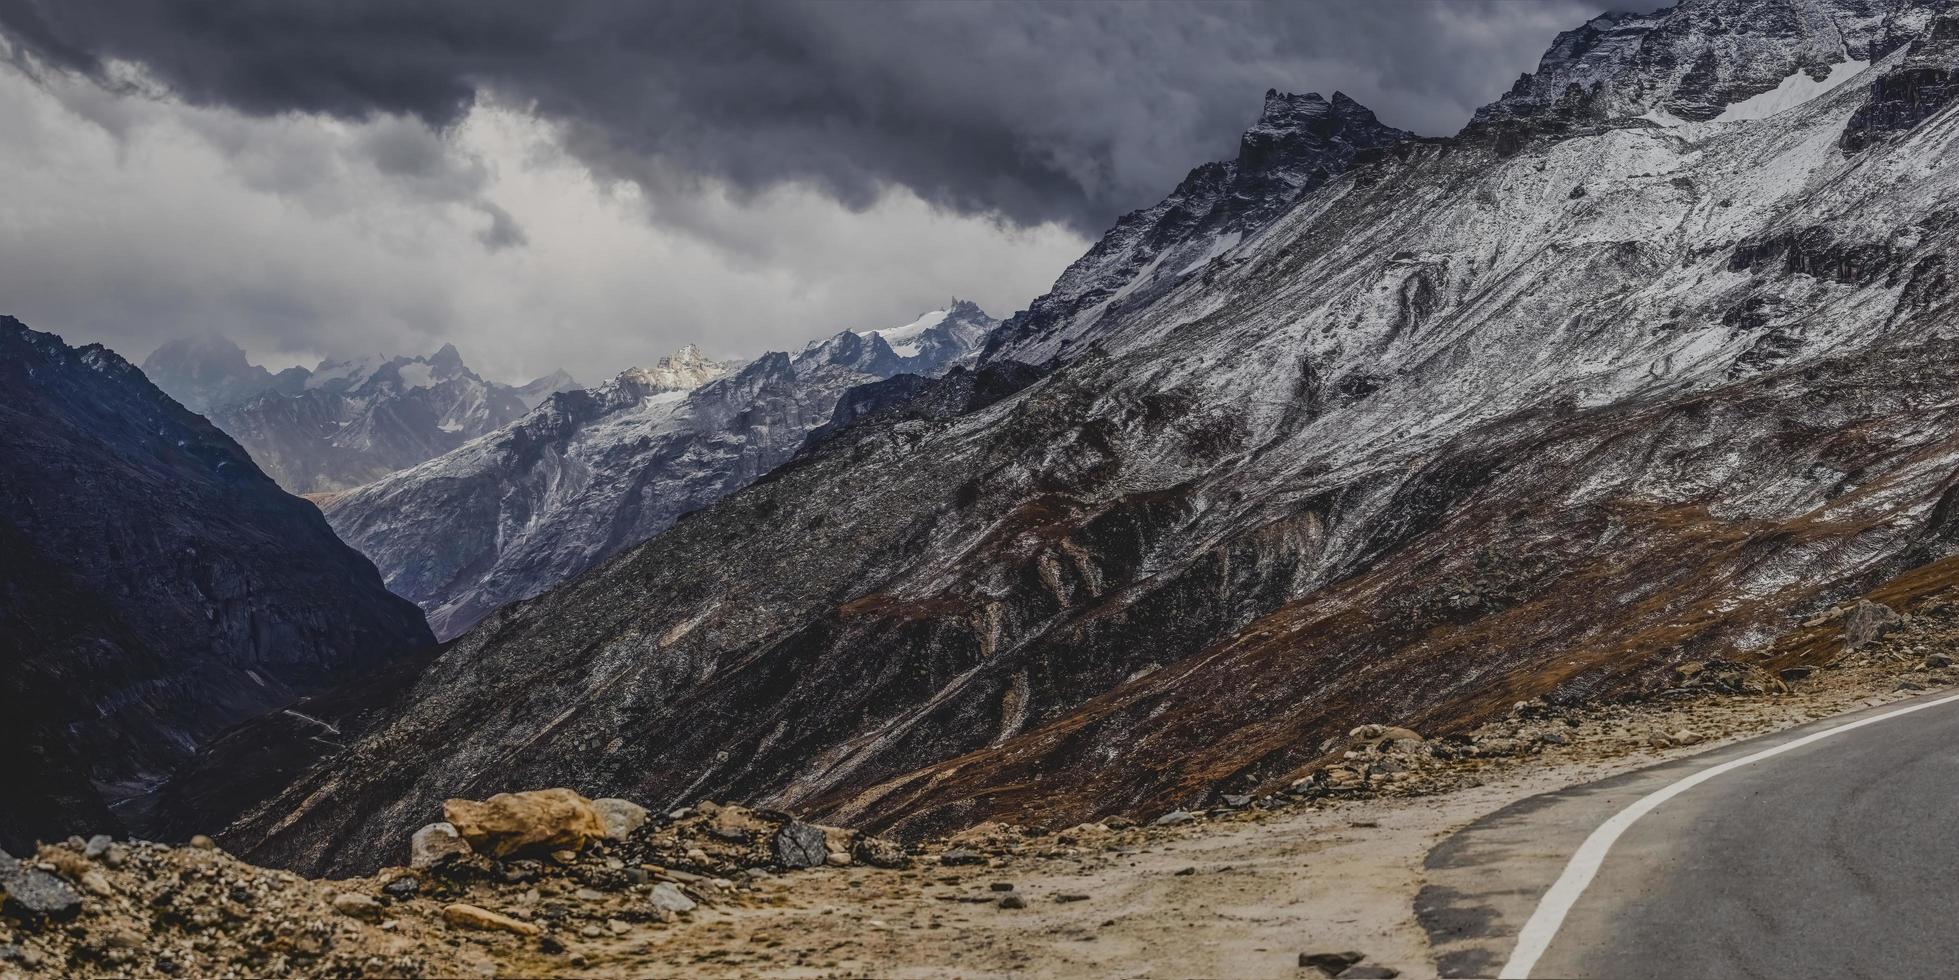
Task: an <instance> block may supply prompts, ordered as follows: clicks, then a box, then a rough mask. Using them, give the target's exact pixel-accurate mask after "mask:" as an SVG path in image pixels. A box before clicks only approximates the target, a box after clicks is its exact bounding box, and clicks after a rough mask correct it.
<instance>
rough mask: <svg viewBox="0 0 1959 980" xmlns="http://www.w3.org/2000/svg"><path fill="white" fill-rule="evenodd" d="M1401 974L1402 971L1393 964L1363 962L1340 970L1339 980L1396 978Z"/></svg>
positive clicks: (1389, 979) (1386, 979) (1392, 979)
mask: <svg viewBox="0 0 1959 980" xmlns="http://www.w3.org/2000/svg"><path fill="white" fill-rule="evenodd" d="M1400 975H1401V971H1400V970H1397V969H1395V968H1394V967H1391V966H1380V965H1377V964H1362V965H1360V966H1350V967H1348V968H1346V969H1345V970H1342V971H1340V973H1339V974H1338V975H1337V980H1394V978H1395V977H1398V976H1400Z"/></svg>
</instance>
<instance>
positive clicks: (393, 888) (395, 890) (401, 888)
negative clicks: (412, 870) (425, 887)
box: [381, 875, 422, 898]
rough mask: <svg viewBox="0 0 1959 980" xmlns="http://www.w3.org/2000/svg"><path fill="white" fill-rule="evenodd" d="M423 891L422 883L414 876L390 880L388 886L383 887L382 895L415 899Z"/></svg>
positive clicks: (403, 876)
mask: <svg viewBox="0 0 1959 980" xmlns="http://www.w3.org/2000/svg"><path fill="white" fill-rule="evenodd" d="M421 890H422V882H421V880H420V879H418V878H416V877H415V876H414V875H402V876H401V877H399V878H390V879H388V883H387V884H385V885H382V886H381V891H382V893H383V894H386V895H388V896H390V897H393V898H414V897H415V893H416V892H419V891H421Z"/></svg>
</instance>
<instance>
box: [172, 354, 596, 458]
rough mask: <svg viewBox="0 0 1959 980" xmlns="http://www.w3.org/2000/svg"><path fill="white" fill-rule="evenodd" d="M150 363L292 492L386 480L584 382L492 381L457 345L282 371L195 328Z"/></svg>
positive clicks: (559, 374)
mask: <svg viewBox="0 0 1959 980" xmlns="http://www.w3.org/2000/svg"><path fill="white" fill-rule="evenodd" d="M143 372H144V374H145V375H147V376H149V377H150V378H151V379H152V380H153V381H154V383H155V384H156V385H157V386H158V387H159V388H162V389H163V390H164V391H165V392H167V393H169V394H170V395H171V396H172V397H174V398H176V399H177V400H178V401H179V402H180V403H182V404H183V405H184V406H185V407H187V408H190V409H191V410H192V411H194V412H198V413H200V414H202V415H204V416H205V417H207V418H209V419H210V420H211V421H212V422H213V423H214V424H216V425H217V426H218V428H220V429H223V430H224V431H225V432H226V433H227V434H229V435H230V436H231V437H232V438H234V439H236V440H238V442H239V443H240V444H241V445H243V446H244V447H245V449H246V450H247V451H248V452H250V453H251V454H252V458H253V460H255V461H256V462H257V463H258V465H259V466H260V467H261V468H263V469H264V470H265V471H266V472H267V473H269V474H271V476H272V478H273V479H275V480H277V481H278V482H279V485H280V486H283V487H285V488H286V489H288V490H291V491H292V492H294V493H316V492H323V491H332V490H343V489H346V488H348V487H352V486H358V485H360V484H363V483H367V482H369V481H372V480H375V479H379V478H380V477H383V476H386V475H387V474H389V473H392V472H394V471H396V470H399V469H403V468H405V467H409V466H413V465H415V464H416V463H420V462H422V461H424V460H428V459H432V458H434V457H436V456H439V455H441V454H443V453H445V452H448V451H450V450H452V449H455V448H456V447H458V446H461V445H462V444H463V443H465V442H468V441H469V440H471V439H474V438H476V437H477V436H480V435H484V434H486V433H488V432H491V431H493V430H495V429H497V428H500V427H502V426H504V425H506V424H508V423H510V422H512V421H514V420H516V419H518V418H520V417H522V416H523V415H524V413H526V412H528V411H530V410H531V409H533V408H535V407H537V406H538V405H539V404H541V403H542V402H543V401H544V400H545V399H546V398H548V397H550V396H551V395H552V394H555V393H556V392H559V391H568V390H574V389H576V388H577V387H578V384H577V382H576V381H574V380H573V379H572V378H571V376H570V375H568V374H566V373H565V372H563V371H556V372H553V373H552V374H549V375H546V376H545V377H542V378H539V379H537V380H535V381H532V382H530V383H529V384H526V385H522V386H512V385H505V384H499V383H497V382H493V381H485V380H484V379H483V378H482V377H480V376H478V375H477V374H476V373H475V372H474V371H471V370H470V369H469V367H468V366H467V365H465V364H464V363H463V360H462V355H461V354H460V353H458V352H457V350H456V348H455V346H454V345H452V344H445V345H443V347H442V348H441V349H440V350H438V351H436V352H435V353H434V354H432V355H429V356H426V357H368V358H359V359H354V360H345V361H332V360H329V361H322V362H321V363H320V364H319V366H317V367H315V368H313V369H312V370H307V369H305V368H298V367H295V368H288V369H286V370H284V371H281V372H279V373H278V374H276V375H275V374H272V373H271V372H269V371H267V370H266V369H264V368H263V367H259V366H258V365H254V364H251V363H250V362H249V361H248V360H247V358H246V355H245V352H244V351H243V350H241V349H240V348H239V347H238V346H237V345H236V344H234V343H232V342H230V341H228V340H224V339H222V338H216V337H196V338H189V339H183V340H176V341H171V342H170V343H166V344H164V345H163V346H161V347H159V348H157V350H156V351H155V352H153V353H152V354H151V355H150V356H149V357H148V358H145V359H144V361H143Z"/></svg>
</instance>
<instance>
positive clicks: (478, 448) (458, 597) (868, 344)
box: [325, 303, 995, 638]
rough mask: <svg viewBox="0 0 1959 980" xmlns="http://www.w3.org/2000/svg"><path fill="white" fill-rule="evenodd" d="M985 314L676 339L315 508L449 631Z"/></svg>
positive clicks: (941, 353)
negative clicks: (775, 349) (719, 346)
mask: <svg viewBox="0 0 1959 980" xmlns="http://www.w3.org/2000/svg"><path fill="white" fill-rule="evenodd" d="M994 324H995V321H993V320H990V319H989V318H987V316H986V314H985V313H983V312H981V311H980V309H979V308H978V307H977V306H974V305H972V304H970V303H965V304H957V303H955V305H954V306H952V307H950V308H948V309H946V310H939V311H935V312H933V313H930V314H927V315H926V316H924V317H921V318H920V319H919V320H918V321H916V322H914V323H911V324H908V325H906V326H904V327H901V328H895V329H893V330H887V331H871V332H867V333H865V334H857V333H849V332H846V333H841V334H838V335H837V336H835V337H832V338H830V339H829V340H826V341H823V342H821V343H817V344H812V345H811V346H810V347H808V348H806V349H805V350H803V351H802V352H800V353H798V354H795V355H790V354H785V353H774V354H768V355H765V356H763V357H761V358H758V359H756V360H755V361H753V362H750V363H748V364H746V365H743V366H740V367H738V368H735V369H733V370H732V371H731V370H730V366H729V365H725V364H720V363H716V362H713V361H710V360H708V359H706V358H704V357H702V356H701V354H700V352H699V351H698V350H695V349H694V348H692V347H689V348H686V349H685V350H683V351H681V352H680V353H678V354H676V355H674V356H671V357H668V358H666V359H664V360H662V361H661V362H660V364H658V365H656V366H655V367H654V368H653V369H651V370H643V369H637V368H635V369H633V370H630V371H627V372H625V373H623V374H621V375H620V376H619V377H617V378H615V379H613V380H612V381H611V382H609V383H608V384H605V385H602V386H600V387H598V388H595V389H592V390H590V391H578V392H569V393H564V394H560V395H558V396H556V397H554V398H553V399H552V400H551V401H550V402H549V403H548V404H546V405H544V406H541V407H540V408H539V409H538V410H537V411H535V412H533V413H531V414H530V415H529V416H527V417H525V418H524V419H522V420H520V421H518V422H516V423H514V424H512V425H510V426H508V427H506V428H504V429H502V430H501V431H499V432H497V433H495V434H493V435H491V436H490V437H489V438H486V439H482V440H478V441H476V442H473V443H470V444H469V445H467V446H464V447H463V448H461V449H459V450H457V451H455V452H453V453H450V454H448V455H446V456H443V457H440V458H438V459H434V460H431V461H430V462H428V463H426V464H424V465H421V466H417V467H415V468H413V469H410V470H406V471H404V472H401V473H397V474H395V475H393V476H390V477H388V478H386V479H384V480H381V481H378V482H376V483H374V484H373V485H371V486H366V487H362V488H360V489H359V490H356V491H353V492H350V493H346V494H342V495H338V496H335V497H333V498H330V499H328V500H327V501H326V502H325V510H326V514H327V519H328V520H329V521H330V522H332V524H333V527H334V529H335V530H337V531H338V532H339V533H340V534H341V536H342V537H343V538H344V539H345V540H346V541H348V542H349V543H350V544H352V545H354V546H355V547H356V548H359V549H361V551H362V552H363V553H365V554H366V555H368V557H370V558H372V559H374V562H375V564H376V565H378V566H379V567H380V568H381V571H382V575H383V576H384V577H385V578H386V579H387V581H388V585H389V587H390V588H392V589H394V590H395V592H396V593H398V594H400V595H403V596H406V597H408V598H410V599H412V600H414V601H415V602H417V603H419V604H421V606H422V607H423V608H424V609H425V610H427V611H428V615H429V621H430V623H431V624H432V625H433V626H434V628H435V631H436V633H437V634H438V635H440V636H443V637H445V638H446V637H451V636H455V635H457V634H460V633H462V632H463V631H464V630H466V629H468V628H469V627H470V626H472V625H473V624H475V623H476V622H477V621H478V620H479V619H481V618H482V617H483V616H485V615H487V614H488V613H490V612H491V611H492V610H494V609H496V608H497V607H499V606H502V605H504V604H506V603H509V602H514V601H516V600H518V599H527V598H530V597H531V596H534V595H537V594H538V593H540V592H543V591H545V590H546V589H549V588H551V587H552V586H554V585H557V584H558V583H560V582H563V581H565V580H566V579H569V578H571V577H573V576H575V575H577V574H579V573H581V572H583V571H585V570H586V569H589V568H591V567H592V566H593V565H595V564H597V563H598V562H600V561H602V560H604V559H606V558H608V557H611V556H612V555H614V554H617V553H618V552H619V551H621V550H623V549H625V548H628V547H631V546H633V545H636V544H639V543H640V542H642V541H645V540H646V539H647V538H650V537H652V536H654V535H655V534H658V533H660V532H661V531H663V530H665V529H666V528H667V527H669V526H670V525H672V524H673V522H674V521H676V520H678V519H679V518H680V517H681V516H682V515H684V514H687V513H689V512H690V511H694V510H697V509H699V508H701V507H703V506H706V505H707V504H710V503H712V502H714V501H715V500H718V499H720V498H721V497H723V496H725V495H727V494H729V493H732V492H734V491H735V490H738V489H740V488H741V487H744V486H746V485H748V484H749V483H750V482H751V481H753V480H754V479H755V478H757V477H759V476H761V475H762V474H764V473H767V472H769V471H770V470H772V469H774V468H776V467H777V466H779V465H781V464H782V463H783V462H785V461H787V460H788V459H789V458H790V457H791V456H792V455H794V454H795V452H796V451H797V450H798V449H799V448H801V446H802V444H803V441H804V438H805V437H806V436H807V435H808V433H809V432H810V431H811V430H812V429H815V428H816V427H818V426H820V425H822V424H823V423H825V422H827V421H829V419H830V417H831V414H832V410H833V409H834V407H835V405H836V403H837V399H838V398H839V397H840V396H841V395H842V394H843V393H844V392H846V391H848V390H850V389H851V388H853V387H855V386H857V385H862V384H865V383H868V382H873V381H878V380H881V379H885V378H890V377H893V376H895V375H899V374H901V373H907V372H919V373H924V374H937V373H939V372H942V371H944V370H946V369H947V368H949V367H951V366H952V365H954V364H957V363H960V362H963V361H965V360H969V359H970V358H971V356H972V355H973V354H974V353H975V352H976V351H977V350H978V347H979V344H980V343H981V341H982V340H983V339H984V338H985V336H986V333H987V331H988V330H990V329H991V328H992V327H993V326H994Z"/></svg>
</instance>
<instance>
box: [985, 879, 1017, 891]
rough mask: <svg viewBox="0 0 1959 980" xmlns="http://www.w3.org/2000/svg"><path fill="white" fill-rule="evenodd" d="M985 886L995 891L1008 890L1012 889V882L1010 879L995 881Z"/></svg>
mask: <svg viewBox="0 0 1959 980" xmlns="http://www.w3.org/2000/svg"><path fill="white" fill-rule="evenodd" d="M987 887H988V888H990V889H992V890H994V891H996V892H1010V891H1013V890H1014V883H1013V882H1011V881H996V882H994V883H993V884H991V885H988V886H987Z"/></svg>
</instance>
